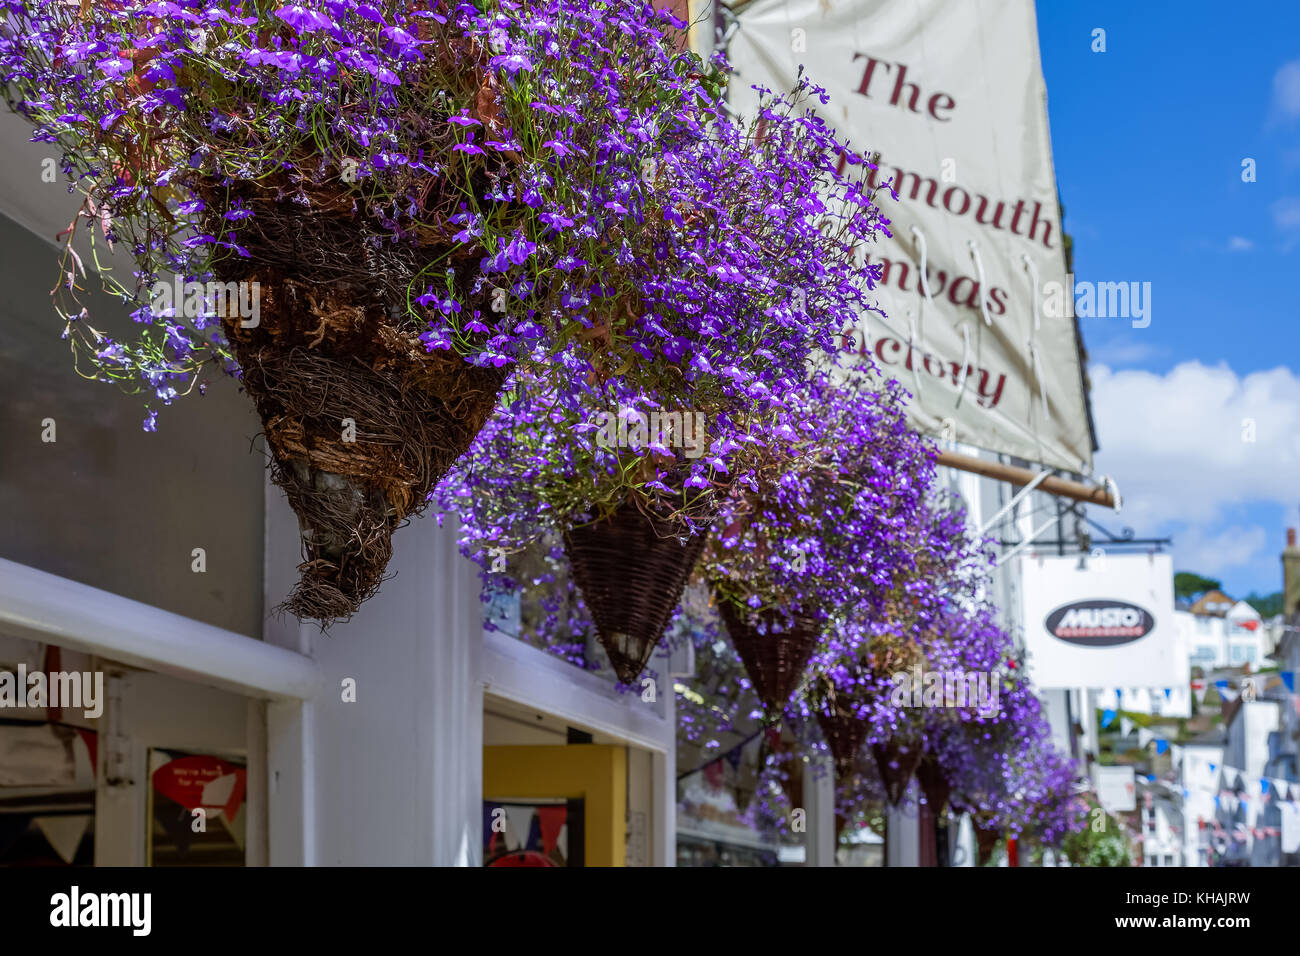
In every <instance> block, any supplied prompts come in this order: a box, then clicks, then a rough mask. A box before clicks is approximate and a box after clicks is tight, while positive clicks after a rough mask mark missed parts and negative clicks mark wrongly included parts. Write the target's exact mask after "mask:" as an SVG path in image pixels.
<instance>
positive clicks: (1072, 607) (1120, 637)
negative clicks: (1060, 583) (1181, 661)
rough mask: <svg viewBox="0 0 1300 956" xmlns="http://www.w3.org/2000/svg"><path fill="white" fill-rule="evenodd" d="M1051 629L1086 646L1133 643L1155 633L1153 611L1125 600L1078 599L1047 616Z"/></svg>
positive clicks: (1057, 636) (1067, 640)
mask: <svg viewBox="0 0 1300 956" xmlns="http://www.w3.org/2000/svg"><path fill="white" fill-rule="evenodd" d="M1046 623H1047V632H1048V633H1049V634H1051V635H1052V636H1053V637H1055V638H1058V639H1059V640H1062V641H1065V642H1067V643H1069V644H1078V645H1080V646H1082V647H1113V646H1114V645H1116V644H1130V643H1132V642H1133V641H1136V640H1140V639H1141V638H1143V637H1146V636H1147V635H1148V634H1150V633H1151V629H1152V628H1154V627H1155V626H1156V619H1155V618H1154V617H1152V616H1151V612H1150V611H1148V610H1146V609H1145V608H1140V607H1138V606H1137V605H1136V604H1127V603H1125V602H1123V601H1105V600H1101V601H1075V602H1074V603H1073V604H1064V605H1062V606H1061V607H1058V608H1057V609H1056V610H1055V611H1053V612H1052V613H1051V614H1049V615H1047V622H1046Z"/></svg>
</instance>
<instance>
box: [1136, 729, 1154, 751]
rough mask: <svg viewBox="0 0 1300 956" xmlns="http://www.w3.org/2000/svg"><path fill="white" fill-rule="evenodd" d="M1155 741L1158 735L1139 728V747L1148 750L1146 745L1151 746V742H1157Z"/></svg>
mask: <svg viewBox="0 0 1300 956" xmlns="http://www.w3.org/2000/svg"><path fill="white" fill-rule="evenodd" d="M1155 739H1156V735H1155V734H1153V733H1152V732H1151V731H1149V730H1147V729H1146V728H1145V727H1139V728H1138V747H1139V748H1142V749H1145V748H1146V745H1147V744H1149V743H1151V741H1153V740H1155Z"/></svg>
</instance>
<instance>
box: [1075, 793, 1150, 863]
mask: <svg viewBox="0 0 1300 956" xmlns="http://www.w3.org/2000/svg"><path fill="white" fill-rule="evenodd" d="M1088 807H1089V812H1088V822H1087V824H1086V825H1085V826H1084V828H1083V829H1082V830H1079V831H1077V832H1075V833H1071V834H1069V835H1068V836H1067V837H1066V838H1065V840H1064V842H1062V844H1061V849H1062V851H1064V853H1065V856H1066V859H1068V860H1069V861H1070V865H1071V866H1132V865H1133V862H1132V860H1131V859H1130V858H1129V841H1128V834H1127V831H1126V830H1125V829H1124V824H1123V823H1121V822H1120V821H1119V820H1117V819H1116V818H1115V817H1113V816H1111V815H1110V814H1108V813H1106V812H1105V811H1104V810H1102V809H1101V807H1100V806H1099V805H1098V804H1097V803H1095V802H1094V801H1092V800H1089V801H1088Z"/></svg>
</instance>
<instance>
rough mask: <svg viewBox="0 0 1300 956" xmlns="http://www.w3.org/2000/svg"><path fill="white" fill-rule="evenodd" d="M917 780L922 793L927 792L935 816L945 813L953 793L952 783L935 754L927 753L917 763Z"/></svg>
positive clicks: (927, 798) (927, 800) (929, 804)
mask: <svg viewBox="0 0 1300 956" xmlns="http://www.w3.org/2000/svg"><path fill="white" fill-rule="evenodd" d="M916 782H917V783H918V784H919V785H920V787H921V793H923V794H925V802H926V805H927V806H929V808H930V812H931V813H933V814H934V815H935V816H938V815H939V814H941V813H943V809H944V807H946V806H947V805H948V797H949V796H951V795H952V784H951V783H949V782H948V778H947V777H946V776H945V775H944V772H943V768H942V767H940V766H939V761H938V760H937V759H936V758H935V756H934V755H933V754H930V753H927V754H926V755H925V756H923V757H922V758H921V762H920V763H918V764H917V765H916Z"/></svg>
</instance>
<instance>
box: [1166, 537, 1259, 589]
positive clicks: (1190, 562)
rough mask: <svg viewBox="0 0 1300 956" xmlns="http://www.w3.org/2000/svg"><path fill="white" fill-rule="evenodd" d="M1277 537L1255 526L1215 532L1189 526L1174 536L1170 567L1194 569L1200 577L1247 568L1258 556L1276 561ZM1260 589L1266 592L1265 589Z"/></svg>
mask: <svg viewBox="0 0 1300 956" xmlns="http://www.w3.org/2000/svg"><path fill="white" fill-rule="evenodd" d="M1277 537H1278V536H1277V534H1269V533H1268V532H1267V531H1265V530H1264V529H1263V528H1261V527H1259V525H1239V524H1236V525H1231V526H1229V527H1227V528H1224V529H1223V530H1221V531H1217V532H1206V530H1205V529H1204V528H1201V527H1198V526H1195V525H1192V526H1189V527H1187V528H1186V529H1180V530H1179V532H1178V534H1177V535H1176V536H1175V537H1174V547H1173V552H1174V564H1175V566H1177V567H1178V568H1179V569H1183V568H1196V569H1199V570H1200V573H1202V574H1208V575H1211V576H1217V575H1221V574H1223V572H1224V571H1226V570H1228V569H1229V568H1240V567H1244V566H1246V565H1249V564H1251V563H1252V562H1253V561H1254V560H1255V559H1256V558H1259V557H1263V558H1266V559H1269V560H1276V553H1277V549H1278V547H1279V543H1278V540H1277ZM1261 587H1262V588H1263V589H1264V590H1268V588H1267V587H1266V586H1263V585H1261ZM1235 596H1241V597H1244V596H1245V595H1235Z"/></svg>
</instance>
